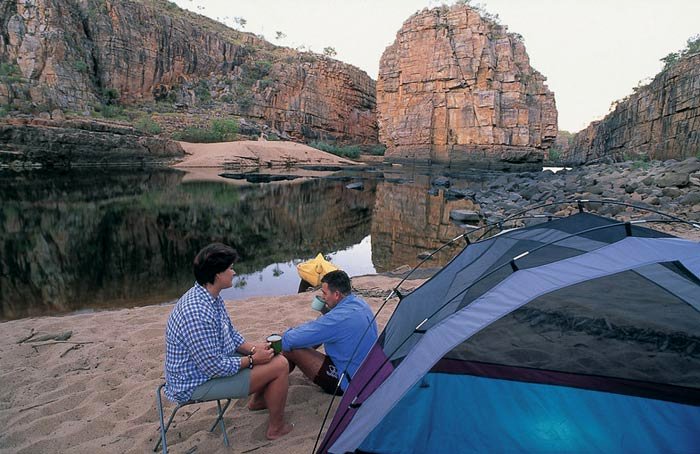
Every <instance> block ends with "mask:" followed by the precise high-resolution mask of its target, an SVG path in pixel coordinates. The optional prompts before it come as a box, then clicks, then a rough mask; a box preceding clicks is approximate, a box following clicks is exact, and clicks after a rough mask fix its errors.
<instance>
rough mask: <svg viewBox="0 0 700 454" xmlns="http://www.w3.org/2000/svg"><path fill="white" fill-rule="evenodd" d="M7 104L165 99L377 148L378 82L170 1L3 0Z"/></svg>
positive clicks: (79, 106) (31, 108)
mask: <svg viewBox="0 0 700 454" xmlns="http://www.w3.org/2000/svg"><path fill="white" fill-rule="evenodd" d="M0 65H1V66H0V106H8V107H7V108H6V109H8V110H18V111H28V112H36V111H46V112H50V111H52V110H54V109H56V108H59V109H62V110H64V111H72V112H76V113H84V114H90V113H91V112H92V111H93V110H97V109H102V110H104V109H105V107H106V108H110V106H114V105H119V106H137V107H138V106H139V105H142V104H144V103H146V104H152V102H153V101H154V100H155V101H162V102H163V103H162V104H165V105H169V106H172V105H175V106H177V107H178V108H180V109H188V108H193V107H194V108H197V107H198V108H203V109H206V111H218V112H219V113H221V114H223V115H240V116H245V117H248V118H253V119H257V120H260V121H263V122H265V123H268V125H270V126H272V125H274V126H275V127H276V128H277V129H278V130H279V131H280V132H282V133H283V134H286V135H289V136H290V137H292V138H296V139H306V138H309V139H320V140H329V141H334V140H339V141H345V142H353V143H376V141H377V127H376V120H375V112H374V109H375V82H374V81H373V80H372V79H371V78H370V77H369V76H368V75H367V74H366V73H364V72H363V71H361V70H359V69H357V68H355V67H353V66H351V65H347V64H344V63H341V62H338V61H335V60H331V59H329V58H325V57H322V56H320V55H316V54H312V53H309V52H307V53H299V52H296V51H293V50H291V49H285V48H280V47H276V46H273V45H272V44H270V43H268V42H267V41H265V40H264V39H261V38H259V37H257V36H255V35H253V34H251V33H242V32H238V31H235V30H232V29H229V28H227V27H226V26H224V25H223V24H220V23H218V22H215V21H212V20H209V19H207V18H204V17H202V16H199V15H197V14H194V13H189V12H186V11H184V10H181V9H180V8H178V7H177V6H175V5H174V4H173V3H170V2H167V1H165V0H149V1H146V0H143V1H141V2H138V1H128V0H107V1H104V0H86V1H84V2H73V1H68V0H3V1H0Z"/></svg>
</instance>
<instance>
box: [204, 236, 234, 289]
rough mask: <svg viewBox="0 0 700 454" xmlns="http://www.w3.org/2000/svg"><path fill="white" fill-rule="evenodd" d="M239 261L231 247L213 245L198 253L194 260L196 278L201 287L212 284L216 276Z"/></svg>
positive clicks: (218, 244)
mask: <svg viewBox="0 0 700 454" xmlns="http://www.w3.org/2000/svg"><path fill="white" fill-rule="evenodd" d="M236 260H238V253H237V252H236V250H235V249H233V248H232V247H230V246H226V245H225V244H221V243H212V244H210V245H208V246H204V248H203V249H202V250H201V251H199V252H198V253H197V256H196V257H195V258H194V264H193V265H194V266H193V269H194V277H195V279H197V282H198V283H199V285H206V284H212V283H213V282H214V279H215V278H216V275H217V274H219V273H221V272H222V271H225V270H226V268H228V267H230V266H231V265H233V264H234V263H235V262H236Z"/></svg>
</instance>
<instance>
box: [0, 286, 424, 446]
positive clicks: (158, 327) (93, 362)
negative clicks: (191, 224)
mask: <svg viewBox="0 0 700 454" xmlns="http://www.w3.org/2000/svg"><path fill="white" fill-rule="evenodd" d="M398 282H399V279H398V278H392V277H386V276H379V275H373V276H363V277H357V278H355V279H353V287H354V289H355V290H356V291H357V293H359V294H360V295H364V297H365V299H366V301H367V302H368V303H369V304H370V305H371V306H372V308H373V309H374V310H375V312H376V310H377V309H378V308H379V306H380V305H381V304H382V303H383V302H384V300H385V295H388V294H389V290H390V289H391V288H392V287H393V286H395V285H397V283H398ZM422 282H424V281H423V280H410V281H406V282H405V283H404V285H402V287H401V288H402V290H403V289H405V290H410V289H413V288H415V287H417V286H418V285H420V284H421V283H422ZM313 295H314V293H313V292H308V293H304V294H299V295H290V296H280V297H270V298H267V297H265V298H252V299H247V300H240V301H228V302H227V303H226V307H227V309H228V311H229V314H230V316H231V319H232V321H233V323H234V326H235V327H236V328H237V329H238V330H239V331H241V333H242V334H243V335H244V336H245V337H246V339H247V340H251V341H256V342H257V341H262V340H263V339H264V338H265V337H266V336H267V335H268V334H271V333H274V332H282V331H284V329H286V328H287V327H290V326H293V325H296V324H299V323H302V322H304V321H306V320H310V319H312V318H315V317H316V316H317V315H318V313H317V312H315V311H313V310H312V309H311V307H310V302H311V299H312V297H313ZM396 302H397V299H396V298H392V299H390V300H389V302H388V303H387V305H386V307H385V308H384V310H382V312H381V313H380V315H379V317H378V319H377V321H378V324H379V326H380V330H381V329H382V328H383V326H384V325H385V324H386V321H387V320H388V318H389V316H390V315H391V313H392V312H393V309H394V307H395V306H396ZM171 309H172V305H160V306H148V307H140V308H133V309H124V310H118V311H106V312H94V313H83V314H74V315H68V316H63V317H40V318H29V319H23V320H17V321H11V322H5V323H2V324H0V326H1V327H2V332H3V336H2V339H1V340H0V363H1V364H2V372H0V385H1V386H0V427H2V431H1V433H0V452H1V453H44V452H78V453H83V452H85V453H95V452H114V453H144V452H151V450H152V449H153V446H154V445H155V443H156V441H157V439H158V437H159V425H158V414H157V410H156V405H155V390H156V387H157V386H158V385H159V384H160V383H161V382H162V381H163V361H164V355H165V354H164V348H165V346H164V333H165V324H166V322H167V318H168V315H169V313H170V311H171ZM67 331H71V332H72V334H71V336H70V338H69V339H67V340H66V341H55V340H50V341H41V342H29V341H24V342H20V341H22V340H23V339H25V338H26V337H27V336H29V335H30V334H32V333H34V336H33V337H32V339H36V338H38V337H40V336H42V335H44V334H58V333H64V332H67ZM32 339H29V340H30V341H31V340H32ZM166 402H167V404H166V408H165V412H166V418H167V416H168V415H169V413H170V411H172V409H173V408H174V404H173V403H171V402H169V401H167V400H166ZM329 402H330V396H328V395H326V394H323V393H322V392H321V390H320V388H318V387H317V386H315V385H313V384H312V383H311V382H310V381H309V380H307V379H306V378H305V377H304V376H303V375H302V374H301V373H300V372H299V371H298V370H295V371H294V372H292V374H291V375H290V389H289V396H288V401H287V411H286V414H287V418H288V420H289V421H290V422H293V423H294V424H295V428H294V430H293V432H292V433H290V434H289V435H287V436H285V437H283V438H281V439H279V440H276V441H272V442H271V441H268V440H266V439H265V435H264V434H265V432H264V429H265V427H266V421H267V411H261V412H251V411H249V410H248V409H247V408H246V403H247V399H241V400H237V401H235V402H233V403H232V404H231V405H232V408H230V409H229V410H228V411H227V413H226V414H227V416H226V418H225V422H226V426H227V429H228V430H227V432H228V435H229V439H230V440H231V442H232V447H231V449H230V450H228V449H226V448H225V446H224V445H223V439H222V437H221V433H220V430H219V429H218V428H217V429H216V430H215V431H214V432H213V433H210V432H209V431H208V430H209V428H210V427H211V424H212V423H213V422H214V420H215V407H216V406H215V404H203V405H197V406H189V407H185V408H183V409H181V410H180V411H179V412H178V415H177V417H176V418H175V421H174V422H173V426H172V427H171V429H170V431H169V433H168V443H169V450H171V451H172V452H183V453H184V452H188V453H193V452H199V453H217V452H235V453H247V452H255V453H268V452H269V453H278V452H285V453H288V454H297V453H298V454H301V453H310V452H311V451H312V448H313V445H314V441H315V439H316V435H317V433H318V430H319V427H320V425H321V421H322V420H323V417H324V414H325V412H326V409H327V407H328V404H329ZM337 403H338V399H336V402H335V404H336V405H337ZM331 416H332V413H331Z"/></svg>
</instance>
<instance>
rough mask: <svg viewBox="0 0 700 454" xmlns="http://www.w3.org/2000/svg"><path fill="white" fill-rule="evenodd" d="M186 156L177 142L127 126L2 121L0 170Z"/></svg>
mask: <svg viewBox="0 0 700 454" xmlns="http://www.w3.org/2000/svg"><path fill="white" fill-rule="evenodd" d="M184 155H185V152H184V150H183V149H182V147H181V146H180V144H179V143H178V142H175V141H173V140H169V139H166V138H161V137H151V136H148V135H144V134H142V133H141V132H139V131H137V130H135V129H134V128H132V127H131V126H129V125H118V124H114V123H105V122H99V121H95V120H81V119H74V120H51V119H42V118H34V119H21V118H20V119H10V120H9V121H6V122H0V169H2V168H4V167H16V168H22V167H25V168H26V167H48V168H54V167H59V168H66V167H72V166H85V165H89V166H100V167H102V166H139V165H141V166H146V165H162V164H167V163H170V162H172V161H174V160H175V159H177V158H182V157H183V156H184Z"/></svg>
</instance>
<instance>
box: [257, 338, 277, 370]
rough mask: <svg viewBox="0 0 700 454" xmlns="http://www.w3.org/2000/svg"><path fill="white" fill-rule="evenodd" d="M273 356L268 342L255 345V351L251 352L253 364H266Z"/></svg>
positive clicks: (273, 353)
mask: <svg viewBox="0 0 700 454" xmlns="http://www.w3.org/2000/svg"><path fill="white" fill-rule="evenodd" d="M274 356H275V352H274V350H272V348H270V344H269V343H267V344H259V345H256V346H255V353H253V365H254V366H256V365H258V364H267V363H269V362H270V361H272V358H273V357H274Z"/></svg>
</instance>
